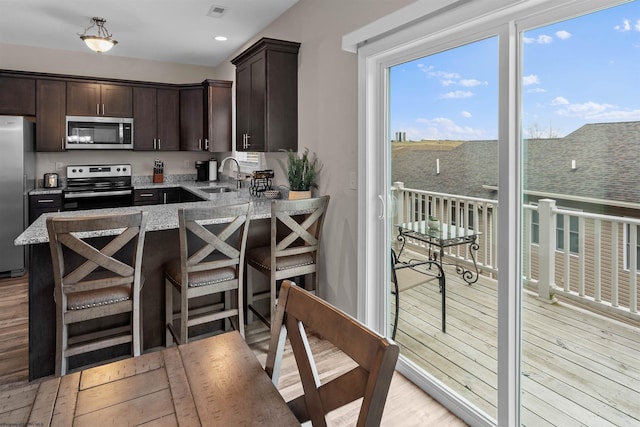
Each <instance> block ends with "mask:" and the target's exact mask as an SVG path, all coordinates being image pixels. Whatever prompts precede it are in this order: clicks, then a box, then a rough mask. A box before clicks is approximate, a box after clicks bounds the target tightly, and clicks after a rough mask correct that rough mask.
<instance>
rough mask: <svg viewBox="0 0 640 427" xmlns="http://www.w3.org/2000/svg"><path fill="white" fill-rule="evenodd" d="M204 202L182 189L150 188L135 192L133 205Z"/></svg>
mask: <svg viewBox="0 0 640 427" xmlns="http://www.w3.org/2000/svg"><path fill="white" fill-rule="evenodd" d="M200 200H204V199H202V198H200V197H198V196H196V195H195V194H193V193H192V192H190V191H187V190H185V189H184V188H181V187H167V188H149V189H138V190H133V205H134V206H143V205H166V204H169V203H183V202H197V201H200Z"/></svg>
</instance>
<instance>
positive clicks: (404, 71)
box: [390, 2, 640, 140]
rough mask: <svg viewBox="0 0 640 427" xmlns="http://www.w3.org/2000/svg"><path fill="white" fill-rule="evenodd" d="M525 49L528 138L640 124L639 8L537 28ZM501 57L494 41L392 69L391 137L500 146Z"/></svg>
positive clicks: (632, 6) (527, 36) (526, 36)
mask: <svg viewBox="0 0 640 427" xmlns="http://www.w3.org/2000/svg"><path fill="white" fill-rule="evenodd" d="M523 42H524V43H523V78H522V85H523V131H524V135H525V137H549V136H553V137H562V136H565V135H567V134H569V133H571V132H573V131H574V130H576V129H578V128H579V127H580V126H582V125H584V124H586V123H601V122H618V121H636V120H640V4H638V2H634V3H631V4H627V5H622V6H618V7H615V8H611V9H607V10H604V11H600V12H596V13H593V14H590V15H585V16H582V17H579V18H575V19H571V20H568V21H563V22H559V23H556V24H552V25H548V26H545V27H542V28H537V29H532V30H530V31H527V32H525V33H524V39H523ZM497 50H498V40H497V37H493V38H490V39H486V40H481V41H478V42H475V43H472V44H469V45H465V46H461V47H458V48H455V49H451V50H449V51H444V52H440V53H437V54H435V55H431V56H429V57H425V58H420V59H417V60H414V61H411V62H408V63H405V64H400V65H397V66H395V67H393V68H392V70H391V90H390V93H391V111H390V120H391V126H390V131H391V133H392V136H393V135H394V133H395V132H397V131H403V132H406V134H407V139H408V140H420V139H461V140H474V139H495V138H496V137H497V99H498V87H497V79H498V76H497V73H498V67H497V62H498V52H497Z"/></svg>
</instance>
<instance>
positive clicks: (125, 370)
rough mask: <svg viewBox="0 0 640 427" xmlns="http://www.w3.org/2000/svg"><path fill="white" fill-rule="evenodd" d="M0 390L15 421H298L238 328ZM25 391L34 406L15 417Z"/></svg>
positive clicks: (101, 423) (120, 423)
mask: <svg viewBox="0 0 640 427" xmlns="http://www.w3.org/2000/svg"><path fill="white" fill-rule="evenodd" d="M2 395H3V393H0V407H2V406H5V407H6V406H7V405H11V404H14V405H16V410H15V411H14V412H13V413H15V415H16V418H15V419H12V420H11V422H12V423H13V422H16V423H19V424H21V425H25V423H28V424H26V425H39V426H46V425H51V426H71V425H73V426H91V427H96V426H111V425H114V426H116V425H117V426H126V425H128V426H135V425H140V424H145V423H149V424H147V425H153V426H272V425H273V426H300V423H299V422H298V420H297V419H296V417H295V416H294V415H293V413H292V412H291V411H290V410H289V408H288V406H287V404H286V402H285V401H284V399H283V398H282V396H281V395H280V393H279V392H278V390H277V389H276V387H275V386H274V385H273V383H272V382H271V379H270V378H269V377H268V376H267V374H266V373H265V371H264V369H263V368H262V365H261V364H260V362H259V361H258V359H257V358H256V356H255V355H254V353H253V352H252V351H251V349H250V348H249V346H248V345H247V344H246V342H245V341H244V339H243V338H242V337H241V336H240V334H239V333H238V332H235V331H234V332H227V333H224V334H221V335H216V336H214V337H210V338H205V339H202V340H198V341H194V342H191V343H188V344H183V345H180V346H178V347H170V348H167V349H164V350H162V351H157V352H152V353H147V354H144V355H142V356H139V357H135V358H128V359H124V360H120V361H116V362H112V363H109V364H106V365H102V366H97V367H93V368H88V369H85V370H82V371H79V372H74V373H70V374H68V375H65V376H63V377H56V378H50V379H46V380H44V381H42V382H39V383H38V384H30V385H28V386H26V387H25V389H24V390H23V393H22V394H21V393H20V390H15V391H13V394H12V395H10V396H7V393H4V396H2ZM27 395H28V396H31V398H32V399H33V404H32V406H31V409H30V410H23V411H22V412H23V417H24V416H26V415H27V414H28V417H27V418H26V419H24V418H22V419H18V418H17V417H18V414H19V413H20V411H19V410H18V406H19V401H20V399H21V398H23V399H27V398H28V397H27ZM34 395H35V398H33V396H34ZM0 412H1V411H0ZM2 421H4V422H7V421H8V420H6V419H4V420H2Z"/></svg>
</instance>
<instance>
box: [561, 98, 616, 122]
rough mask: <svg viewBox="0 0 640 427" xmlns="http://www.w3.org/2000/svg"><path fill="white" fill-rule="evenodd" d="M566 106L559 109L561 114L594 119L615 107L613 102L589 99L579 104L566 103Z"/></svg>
mask: <svg viewBox="0 0 640 427" xmlns="http://www.w3.org/2000/svg"><path fill="white" fill-rule="evenodd" d="M565 105H566V106H565V107H563V108H562V109H560V110H558V111H557V113H558V114H560V115H561V116H571V117H583V118H585V119H586V118H589V119H594V118H598V117H601V116H602V114H605V113H606V112H607V110H610V109H611V108H614V105H611V104H598V103H597V102H593V101H588V102H583V103H579V104H569V103H567V104H565Z"/></svg>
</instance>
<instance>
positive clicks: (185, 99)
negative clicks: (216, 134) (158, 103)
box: [180, 85, 209, 151]
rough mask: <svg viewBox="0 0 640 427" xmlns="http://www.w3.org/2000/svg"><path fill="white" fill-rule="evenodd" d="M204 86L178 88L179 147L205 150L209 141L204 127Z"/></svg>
mask: <svg viewBox="0 0 640 427" xmlns="http://www.w3.org/2000/svg"><path fill="white" fill-rule="evenodd" d="M204 105H205V104H204V87H203V86H202V85H194V86H193V87H183V88H181V89H180V149H181V150H182V151H207V150H208V148H209V147H208V146H209V141H208V139H207V137H206V135H205V127H204V117H205V111H204Z"/></svg>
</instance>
